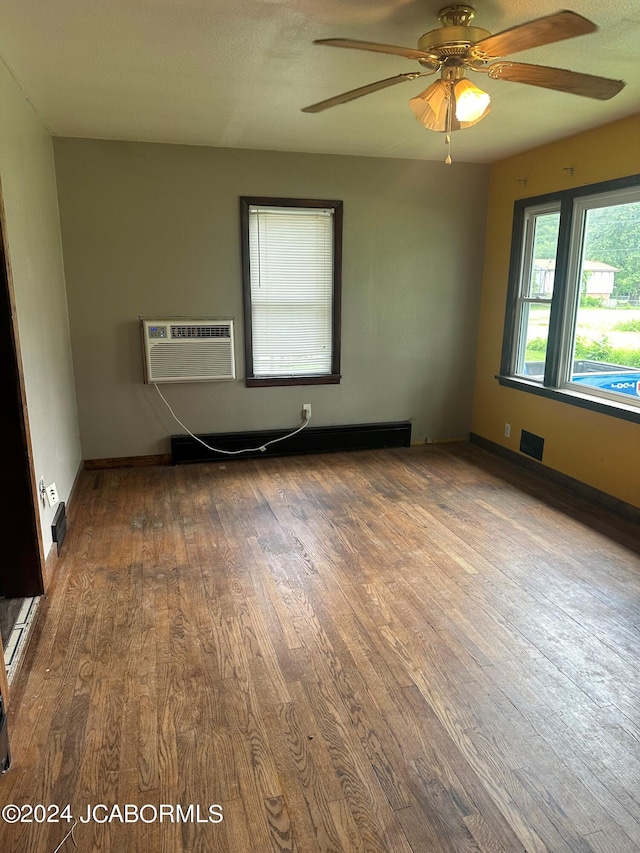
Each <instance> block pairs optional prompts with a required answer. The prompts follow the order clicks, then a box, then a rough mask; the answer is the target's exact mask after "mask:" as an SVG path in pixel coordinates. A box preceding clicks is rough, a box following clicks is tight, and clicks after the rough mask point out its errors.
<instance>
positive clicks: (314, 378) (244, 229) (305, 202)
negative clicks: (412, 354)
mask: <svg viewBox="0 0 640 853" xmlns="http://www.w3.org/2000/svg"><path fill="white" fill-rule="evenodd" d="M252 205H262V206H264V207H308V208H327V209H332V210H333V302H332V311H331V314H332V324H331V344H332V348H331V372H330V373H327V374H318V375H311V376H269V377H256V376H254V367H253V330H252V324H251V267H250V257H249V209H250V207H251V206H252ZM342 219H343V204H342V201H335V200H331V201H330V200H325V199H300V198H276V197H271V196H241V198H240V228H241V237H242V282H243V295H244V346H245V370H246V379H245V383H246V385H247V386H248V387H254V388H261V387H267V386H273V385H336V384H338V383H339V382H340V379H341V378H342V377H341V374H340V348H341V305H342Z"/></svg>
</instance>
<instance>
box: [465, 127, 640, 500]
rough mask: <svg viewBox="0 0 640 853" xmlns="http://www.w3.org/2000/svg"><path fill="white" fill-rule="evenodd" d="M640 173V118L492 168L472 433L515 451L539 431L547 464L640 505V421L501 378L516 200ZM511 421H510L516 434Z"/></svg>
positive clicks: (564, 141) (514, 158) (511, 159)
mask: <svg viewBox="0 0 640 853" xmlns="http://www.w3.org/2000/svg"><path fill="white" fill-rule="evenodd" d="M570 169H573V175H571V173H570V171H569V170H570ZM638 173H640V115H638V116H633V117H631V118H628V119H624V120H622V121H618V122H615V123H614V124H610V125H606V126H605V127H600V128H596V129H595V130H590V131H587V132H585V133H582V134H580V135H578V136H573V137H570V138H568V139H563V140H561V141H559V142H555V143H552V144H550V145H545V146H544V147H542V148H537V149H535V150H533V151H528V152H526V153H524V154H520V155H517V156H515V157H510V158H509V159H507V160H503V161H501V162H499V163H496V164H495V165H494V166H493V167H492V169H491V183H490V190H489V210H488V220H487V242H486V253H485V265H484V275H483V290H482V304H481V313H480V338H479V345H478V359H477V368H476V384H475V396H474V407H473V420H472V431H473V432H474V433H476V434H478V435H481V436H483V437H484V438H487V439H490V440H491V441H493V442H496V443H497V444H501V445H503V446H504V447H508V448H510V449H511V450H516V451H517V450H518V445H519V436H520V430H521V429H527V430H529V431H530V432H534V433H536V434H537V435H541V436H543V437H544V439H545V446H544V460H543V462H544V464H545V465H547V466H549V467H550V468H553V469H555V470H557V471H561V472H562V473H564V474H568V475H569V476H571V477H575V478H576V479H577V480H581V481H582V482H584V483H588V484H589V485H591V486H594V487H596V488H598V489H600V490H602V491H603V492H607V493H608V494H610V495H613V496H615V497H617V498H620V499H622V500H625V501H627V502H629V503H631V504H633V505H634V506H638V507H640V425H639V424H635V423H630V422H629V421H624V420H620V419H618V418H613V417H610V416H609V415H604V414H600V413H597V412H592V411H589V410H587V409H581V408H577V407H576V406H570V405H567V404H566V403H560V402H557V401H555V400H550V399H546V398H543V397H538V396H535V395H533V394H529V393H526V392H524V391H519V390H516V389H512V388H505V387H502V386H500V385H499V384H498V382H497V380H496V379H495V376H496V374H497V373H498V372H499V369H500V353H501V347H502V332H503V325H504V313H505V303H506V294H507V278H508V273H509V252H510V248H511V225H512V218H513V203H514V201H515V200H516V199H519V198H529V197H531V196H536V195H542V194H544V193H549V192H554V191H557V190H562V189H570V188H573V187H577V186H582V185H584V184H593V183H596V182H598V181H606V180H610V179H612V178H618V177H623V176H625V175H634V174H638ZM525 182H526V183H525ZM505 423H510V424H511V438H510V439H508V438H505V436H504V425H505Z"/></svg>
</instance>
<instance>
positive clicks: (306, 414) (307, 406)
mask: <svg viewBox="0 0 640 853" xmlns="http://www.w3.org/2000/svg"><path fill="white" fill-rule="evenodd" d="M302 417H303V418H304V419H305V421H308V420H310V418H311V403H303V404H302Z"/></svg>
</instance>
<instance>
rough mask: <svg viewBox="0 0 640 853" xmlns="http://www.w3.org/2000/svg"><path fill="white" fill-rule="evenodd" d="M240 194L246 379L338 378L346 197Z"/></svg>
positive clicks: (306, 381)
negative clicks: (344, 202) (283, 196)
mask: <svg viewBox="0 0 640 853" xmlns="http://www.w3.org/2000/svg"><path fill="white" fill-rule="evenodd" d="M240 201H241V228H242V264H243V282H244V322H245V356H246V384H247V385H249V386H263V385H312V384H329V383H338V382H339V381H340V303H341V265H342V202H341V201H326V200H307V199H285V198H258V197H242V198H241V200H240Z"/></svg>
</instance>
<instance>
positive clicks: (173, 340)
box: [140, 319, 236, 383]
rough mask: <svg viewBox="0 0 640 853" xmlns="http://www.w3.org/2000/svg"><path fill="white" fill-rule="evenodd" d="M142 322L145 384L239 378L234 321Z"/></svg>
mask: <svg viewBox="0 0 640 853" xmlns="http://www.w3.org/2000/svg"><path fill="white" fill-rule="evenodd" d="M140 322H141V329H142V347H143V353H144V381H145V382H146V383H154V382H204V381H208V380H213V379H235V378H236V365H235V358H234V347H233V320H211V319H206V320H203V319H196V320H191V319H188V320H183V319H177V320H144V319H141V321H140Z"/></svg>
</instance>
